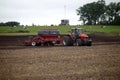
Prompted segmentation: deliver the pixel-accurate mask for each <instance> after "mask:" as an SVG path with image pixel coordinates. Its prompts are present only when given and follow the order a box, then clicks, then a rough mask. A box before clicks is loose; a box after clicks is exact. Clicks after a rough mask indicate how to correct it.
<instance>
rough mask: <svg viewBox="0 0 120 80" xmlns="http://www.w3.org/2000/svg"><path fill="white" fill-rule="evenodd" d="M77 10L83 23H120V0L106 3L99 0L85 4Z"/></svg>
mask: <svg viewBox="0 0 120 80" xmlns="http://www.w3.org/2000/svg"><path fill="white" fill-rule="evenodd" d="M76 11H77V15H79V16H80V19H79V20H80V21H83V24H87V25H96V24H102V25H120V2H118V3H116V2H111V3H109V4H108V5H106V2H105V1H104V0H98V1H97V2H92V3H88V4H85V5H83V6H82V7H79V8H78V9H77V10H76Z"/></svg>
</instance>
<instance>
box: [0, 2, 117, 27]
mask: <svg viewBox="0 0 120 80" xmlns="http://www.w3.org/2000/svg"><path fill="white" fill-rule="evenodd" d="M93 1H97V0H0V10H1V12H0V22H6V21H11V20H13V21H19V22H21V23H22V24H32V23H35V24H41V25H46V24H48V25H50V24H60V20H61V19H63V18H67V19H69V20H70V24H78V23H79V22H78V19H79V16H77V15H76V9H77V8H78V7H80V6H82V5H83V4H86V3H90V2H93ZM111 1H112V0H106V2H107V3H109V2H111ZM114 2H119V0H114ZM65 5H66V16H65V11H64V6H65Z"/></svg>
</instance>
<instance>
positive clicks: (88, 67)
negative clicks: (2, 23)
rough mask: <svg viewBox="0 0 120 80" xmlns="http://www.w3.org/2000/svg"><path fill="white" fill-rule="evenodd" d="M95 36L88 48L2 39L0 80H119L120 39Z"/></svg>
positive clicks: (20, 38)
mask: <svg viewBox="0 0 120 80" xmlns="http://www.w3.org/2000/svg"><path fill="white" fill-rule="evenodd" d="M97 37H98V36H95V35H94V36H93V40H94V41H95V42H93V46H91V47H87V46H82V47H77V46H71V47H64V46H60V45H58V46H54V47H32V46H23V44H21V42H20V41H19V40H24V39H26V36H21V37H20V36H11V37H5V36H2V37H0V80H119V79H120V38H119V37H113V38H111V37H109V36H107V38H106V37H104V38H102V39H101V38H100V37H99V39H97ZM108 37H109V39H108ZM105 40H107V41H105ZM14 41H15V42H14Z"/></svg>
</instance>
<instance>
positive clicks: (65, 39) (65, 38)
mask: <svg viewBox="0 0 120 80" xmlns="http://www.w3.org/2000/svg"><path fill="white" fill-rule="evenodd" d="M62 44H63V45H64V46H73V40H72V39H71V38H70V37H69V36H63V40H62Z"/></svg>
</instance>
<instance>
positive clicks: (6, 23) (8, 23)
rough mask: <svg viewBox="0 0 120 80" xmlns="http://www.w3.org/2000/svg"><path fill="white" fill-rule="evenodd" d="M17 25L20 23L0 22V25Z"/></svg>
mask: <svg viewBox="0 0 120 80" xmlns="http://www.w3.org/2000/svg"><path fill="white" fill-rule="evenodd" d="M19 25H20V23H19V22H16V21H9V22H5V23H3V22H1V23H0V26H11V27H13V26H19Z"/></svg>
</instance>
